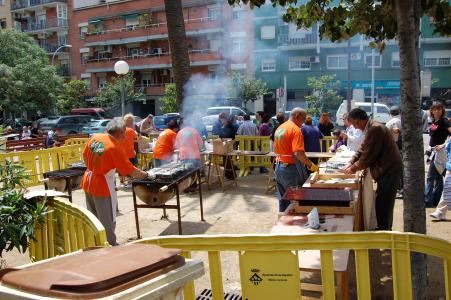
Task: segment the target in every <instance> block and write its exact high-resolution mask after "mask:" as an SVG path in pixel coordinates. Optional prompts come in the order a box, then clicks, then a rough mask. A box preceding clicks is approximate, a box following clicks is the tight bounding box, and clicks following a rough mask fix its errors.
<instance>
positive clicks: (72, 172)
mask: <svg viewBox="0 0 451 300" xmlns="http://www.w3.org/2000/svg"><path fill="white" fill-rule="evenodd" d="M84 173H85V172H84V171H82V170H77V169H64V170H58V171H51V172H47V173H45V175H46V176H47V178H69V177H73V176H83V174H84Z"/></svg>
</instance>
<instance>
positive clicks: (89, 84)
mask: <svg viewBox="0 0 451 300" xmlns="http://www.w3.org/2000/svg"><path fill="white" fill-rule="evenodd" d="M83 81H84V82H85V83H86V87H87V88H88V90H90V89H91V78H83Z"/></svg>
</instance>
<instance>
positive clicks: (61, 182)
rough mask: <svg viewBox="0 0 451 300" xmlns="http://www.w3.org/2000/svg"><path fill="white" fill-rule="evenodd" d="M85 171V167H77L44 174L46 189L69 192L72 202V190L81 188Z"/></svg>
mask: <svg viewBox="0 0 451 300" xmlns="http://www.w3.org/2000/svg"><path fill="white" fill-rule="evenodd" d="M85 171H86V167H85V166H83V165H76V166H73V167H71V168H68V169H63V170H58V171H51V172H47V173H44V178H45V179H46V180H45V181H44V186H45V189H46V190H47V189H54V190H56V191H59V192H67V193H68V194H69V201H70V202H72V190H74V189H78V188H80V184H81V180H82V178H83V174H84V173H85Z"/></svg>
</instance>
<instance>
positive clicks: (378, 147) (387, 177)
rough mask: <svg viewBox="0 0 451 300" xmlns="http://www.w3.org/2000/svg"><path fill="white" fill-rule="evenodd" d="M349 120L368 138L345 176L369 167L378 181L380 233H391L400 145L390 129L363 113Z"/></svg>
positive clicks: (351, 115) (355, 112) (354, 112)
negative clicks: (387, 231)
mask: <svg viewBox="0 0 451 300" xmlns="http://www.w3.org/2000/svg"><path fill="white" fill-rule="evenodd" d="M348 120H349V122H350V123H351V124H352V125H353V126H354V127H355V128H358V129H360V130H362V131H363V132H364V134H365V139H364V141H363V143H362V145H361V147H360V149H359V150H358V151H356V153H355V155H354V157H353V158H352V159H351V160H350V161H349V164H348V166H347V167H346V169H345V173H347V174H352V173H355V172H357V171H359V170H364V169H366V168H370V172H371V176H372V177H373V179H374V180H375V181H376V182H377V190H376V200H375V202H376V203H375V204H376V219H377V230H391V228H392V224H393V208H394V206H395V198H396V190H397V188H398V186H399V180H400V177H401V172H402V160H401V156H400V154H399V150H398V146H397V145H396V143H395V140H394V139H393V135H392V133H391V132H390V130H389V129H388V128H387V127H385V126H384V125H383V124H380V123H378V122H376V121H373V120H369V119H368V115H367V114H366V112H365V111H364V110H362V109H360V108H355V109H353V110H351V112H350V113H349V115H348Z"/></svg>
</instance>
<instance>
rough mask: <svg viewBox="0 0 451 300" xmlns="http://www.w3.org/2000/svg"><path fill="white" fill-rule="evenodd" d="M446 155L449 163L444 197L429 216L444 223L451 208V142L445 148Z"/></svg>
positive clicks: (447, 164)
mask: <svg viewBox="0 0 451 300" xmlns="http://www.w3.org/2000/svg"><path fill="white" fill-rule="evenodd" d="M445 151H446V154H447V155H448V162H447V163H446V176H445V186H444V188H443V195H442V198H441V200H440V202H439V203H438V204H437V207H436V208H435V211H434V212H433V213H431V214H430V215H429V216H431V217H432V218H434V219H436V220H439V221H443V220H446V213H447V212H448V210H449V209H450V208H451V142H450V141H448V142H447V143H446V146H445Z"/></svg>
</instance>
